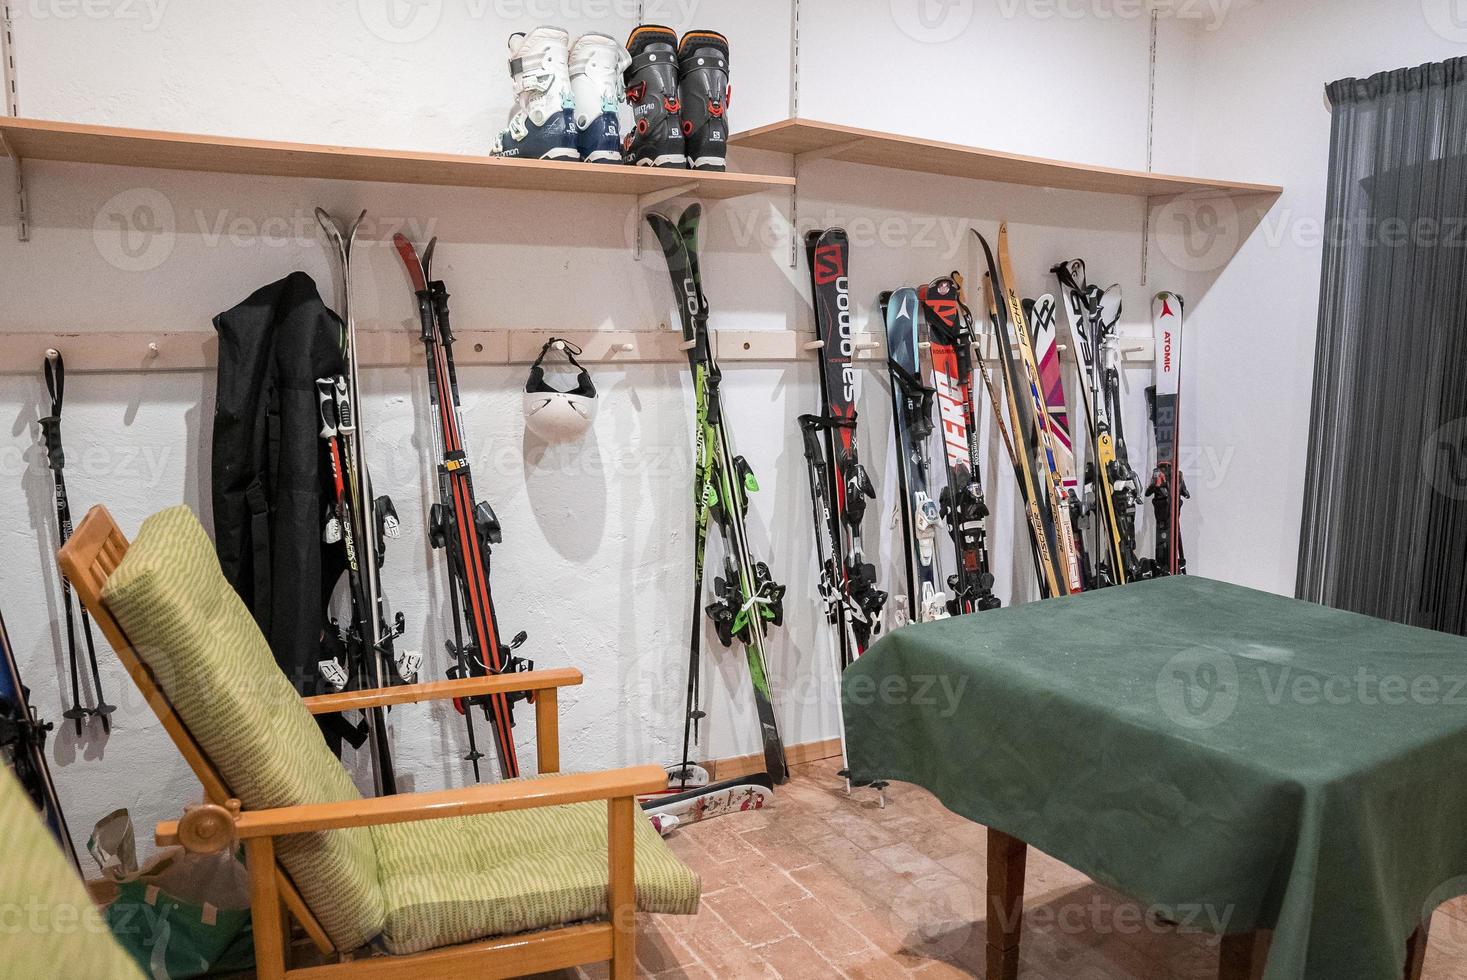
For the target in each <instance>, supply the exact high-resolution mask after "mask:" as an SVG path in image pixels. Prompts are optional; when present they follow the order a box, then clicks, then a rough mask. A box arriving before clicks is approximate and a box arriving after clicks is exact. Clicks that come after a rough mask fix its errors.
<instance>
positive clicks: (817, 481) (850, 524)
mask: <svg viewBox="0 0 1467 980" xmlns="http://www.w3.org/2000/svg"><path fill="white" fill-rule="evenodd" d="M805 252H806V258H807V259H808V261H809V264H810V294H811V298H812V299H813V301H814V304H815V335H816V338H817V339H818V340H819V341H820V343H821V346H820V348H819V353H820V394H821V400H822V406H823V408H824V410H825V411H824V414H823V415H802V416H800V429H801V433H802V435H803V441H804V453H805V461H806V465H807V468H808V469H809V474H810V496H811V499H812V501H813V504H814V507H815V522H816V527H815V534H816V537H817V539H820V540H822V547H821V552H822V554H821V556H820V557H821V561H820V591H821V594H822V595H823V596H824V598H825V605H826V611H827V616H828V618H829V619H830V621H831V622H832V623H835V624H836V626H837V632H838V633H839V641H838V642H839V646H840V665H841V668H842V669H844V668H846V667H848V666H850V664H851V662H852V661H853V660H855V658H856V657H859V656H860V655H861V654H863V653H865V652H866V647H867V646H868V645H869V644H870V642H871V637H872V634H874V633H875V632H876V631H877V629H878V628H879V625H880V621H879V619H878V616H879V615H880V613H881V607H882V606H883V605H884V604H885V602H886V593H885V592H882V591H881V590H880V589H878V588H876V566H875V565H873V564H871V563H870V562H868V561H866V556H865V553H864V552H863V550H862V544H861V521H862V518H863V517H864V516H865V513H866V502H867V500H869V499H874V498H875V497H876V489H875V488H874V487H872V485H871V478H870V477H869V476H867V475H866V469H865V467H863V466H862V465H861V463H860V461H859V460H858V459H857V453H856V370H855V366H854V364H853V363H852V357H853V355H854V353H855V350H854V346H853V338H852V335H851V329H852V328H851V282H850V276H849V273H848V271H847V270H848V263H849V258H850V244H849V242H848V241H847V239H846V233H845V231H844V229H841V228H831V229H829V230H827V231H812V232H810V234H809V235H807V236H806V238H805ZM822 437H823V438H822ZM822 532H823V534H822Z"/></svg>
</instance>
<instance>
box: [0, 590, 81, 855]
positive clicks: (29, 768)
mask: <svg viewBox="0 0 1467 980" xmlns="http://www.w3.org/2000/svg"><path fill="white" fill-rule="evenodd" d="M29 694H30V692H29V691H27V690H26V687H25V685H24V684H22V683H21V680H20V667H19V666H18V665H17V664H16V660H15V648H14V647H13V646H11V645H10V634H9V633H7V632H6V630H5V617H4V616H0V762H4V763H5V764H6V765H8V766H10V768H11V769H12V770H13V771H14V772H15V775H16V778H17V779H19V780H20V785H21V786H23V787H24V788H25V791H26V793H27V794H28V795H29V796H30V798H31V800H32V801H33V802H34V803H35V805H36V809H38V810H40V811H41V815H42V816H43V817H44V818H45V820H46V824H47V826H49V827H50V828H51V832H52V833H53V834H55V835H56V839H57V840H58V841H59V842H60V843H61V849H62V850H63V851H65V852H66V853H67V855H68V856H69V857H70V858H71V863H72V865H73V866H75V867H76V870H77V873H78V874H81V862H79V861H78V860H77V858H76V847H75V845H73V844H72V842H71V831H70V830H69V829H68V828H67V826H66V816H65V815H64V814H63V813H62V812H61V801H60V799H59V798H58V797H57V795H56V784H55V783H53V782H52V781H51V769H50V767H49V766H48V765H47V764H46V733H47V732H49V731H50V730H51V724H50V723H49V722H43V721H41V720H40V719H39V718H37V717H36V712H35V710H34V709H32V708H31V706H30V697H29Z"/></svg>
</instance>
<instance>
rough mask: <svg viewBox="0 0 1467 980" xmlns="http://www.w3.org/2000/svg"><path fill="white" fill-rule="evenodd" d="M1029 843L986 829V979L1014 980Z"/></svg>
mask: <svg viewBox="0 0 1467 980" xmlns="http://www.w3.org/2000/svg"><path fill="white" fill-rule="evenodd" d="M1028 855H1029V845H1027V844H1025V843H1024V842H1023V841H1021V840H1019V839H1018V838H1016V837H1010V836H1009V835H1008V834H1005V833H1003V832H1002V831H999V830H994V829H993V828H992V827H990V828H988V971H987V972H988V980H1017V977H1018V976H1019V935H1020V933H1021V932H1022V930H1023V925H1024V864H1025V861H1026V859H1027V858H1028Z"/></svg>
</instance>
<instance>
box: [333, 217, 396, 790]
mask: <svg viewBox="0 0 1467 980" xmlns="http://www.w3.org/2000/svg"><path fill="white" fill-rule="evenodd" d="M366 215H367V212H365V211H363V212H362V213H361V214H359V215H357V218H356V220H355V221H353V222H351V224H350V225H347V226H346V227H344V228H343V227H342V226H341V225H339V224H337V222H336V219H335V218H333V217H331V215H329V214H327V213H326V212H325V211H324V210H322V209H321V208H317V209H316V220H317V221H319V222H320V223H321V229H322V231H324V232H325V233H326V237H327V239H328V240H330V242H331V244H332V246H333V248H334V249H335V251H336V259H337V261H338V262H340V263H341V281H342V302H341V312H342V316H341V319H342V323H343V329H342V354H343V356H344V358H345V361H346V373H345V375H343V376H341V377H339V378H332V379H322V381H318V382H317V386H318V397H319V398H320V400H321V401H322V434H323V438H326V439H328V440H329V441H330V442H331V443H332V447H331V463H332V467H333V470H334V472H333V481H334V482H335V485H336V486H335V489H336V491H337V500H336V504H337V507H336V514H335V515H334V516H335V521H334V522H333V521H332V520H331V519H328V520H327V523H326V537H327V540H328V541H330V540H332V539H333V538H334V537H335V536H336V535H337V534H339V535H340V536H341V540H342V542H343V544H344V545H345V547H346V555H347V579H348V591H349V592H350V594H351V606H352V612H351V623H350V625H349V626H348V627H347V628H346V629H345V630H344V631H343V632H344V634H345V635H344V639H345V641H346V647H347V662H348V664H351V665H353V666H354V668H355V671H354V672H355V675H356V676H355V680H356V683H357V684H358V685H359V686H363V687H373V688H381V687H386V686H387V684H388V683H389V681H388V674H387V671H386V669H385V665H386V664H389V663H390V664H392V665H393V666H394V667H395V669H396V670H397V672H398V674H399V676H400V677H402V679H403V680H411V679H412V678H413V677H415V676H416V674H417V667H418V664H419V663H420V662H421V660H422V657H421V655H419V654H416V653H411V654H403V655H402V656H401V657H399V656H398V654H397V653H396V651H395V649H394V644H395V641H396V639H397V638H398V637H399V636H401V635H402V634H403V631H404V628H405V626H404V623H403V618H402V613H398V614H397V616H396V617H395V618H393V617H389V616H388V614H387V604H386V600H385V599H384V598H383V597H382V586H381V581H380V579H379V573H380V570H381V567H382V560H383V557H384V552H383V545H384V543H385V540H386V539H388V538H396V537H398V535H399V534H400V533H401V529H400V526H399V524H398V520H397V511H396V509H395V508H394V507H393V506H392V501H391V499H389V498H387V497H373V496H372V480H371V477H370V476H369V475H368V473H367V463H366V459H365V457H364V455H363V452H362V431H361V424H360V423H361V413H360V408H361V384H360V382H359V380H358V371H357V336H356V333H357V331H356V320H355V319H354V318H353V315H352V304H351V259H352V247H353V245H354V244H355V243H356V236H357V229H358V228H359V227H360V226H361V223H362V219H363V218H365V217H366ZM328 380H329V382H330V388H331V401H332V407H331V409H329V410H328V409H327V408H326V407H325V405H324V401H325V387H326V386H325V384H324V383H323V382H325V381H328ZM328 432H330V433H331V434H330V435H327V433H328ZM321 673H322V675H323V676H325V677H326V679H327V680H328V681H330V682H331V683H332V684H333V685H335V686H337V687H338V688H341V687H345V686H346V684H347V683H348V670H347V668H345V667H343V666H342V665H341V664H340V663H339V662H337V661H336V660H335V659H334V658H331V657H328V658H327V659H324V660H323V661H322V662H321ZM366 723H367V734H368V738H367V741H368V747H369V750H370V753H371V759H372V777H373V783H374V785H375V789H376V792H377V795H379V796H390V795H392V794H394V793H396V792H397V777H396V774H395V773H394V771H393V767H392V752H391V746H390V742H389V739H388V733H387V721H386V717H385V715H384V712H383V710H382V709H381V708H369V709H367V711H366Z"/></svg>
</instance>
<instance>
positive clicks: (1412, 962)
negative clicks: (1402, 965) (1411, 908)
mask: <svg viewBox="0 0 1467 980" xmlns="http://www.w3.org/2000/svg"><path fill="white" fill-rule="evenodd" d="M1430 930H1431V917H1430V916H1427V917H1426V918H1425V919H1422V920H1421V925H1419V926H1417V927H1416V931H1415V932H1413V933H1411V938H1410V939H1408V940H1406V972H1405V977H1406V980H1421V970H1422V967H1424V966H1425V965H1426V940H1427V938H1428V933H1429V932H1430Z"/></svg>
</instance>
